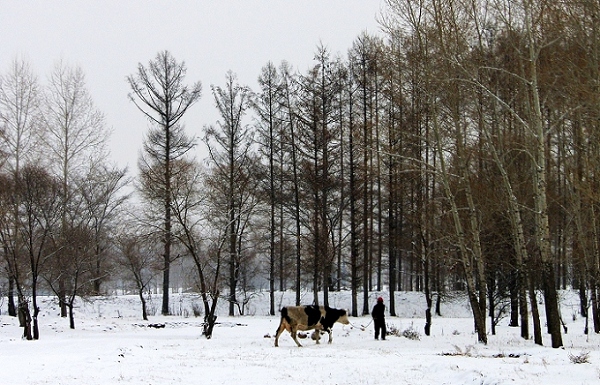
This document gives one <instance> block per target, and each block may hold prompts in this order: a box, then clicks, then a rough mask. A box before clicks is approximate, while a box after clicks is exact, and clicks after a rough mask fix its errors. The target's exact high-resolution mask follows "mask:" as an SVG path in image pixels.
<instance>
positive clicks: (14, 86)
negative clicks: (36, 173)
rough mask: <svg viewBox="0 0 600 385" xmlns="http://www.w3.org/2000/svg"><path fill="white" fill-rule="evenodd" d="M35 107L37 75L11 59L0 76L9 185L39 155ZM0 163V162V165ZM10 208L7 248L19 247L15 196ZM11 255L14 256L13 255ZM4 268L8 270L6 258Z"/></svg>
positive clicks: (0, 138)
mask: <svg viewBox="0 0 600 385" xmlns="http://www.w3.org/2000/svg"><path fill="white" fill-rule="evenodd" d="M39 108H40V87H39V84H38V79H37V77H36V76H35V75H34V74H33V71H32V69H31V66H30V65H29V63H28V62H26V61H25V60H22V59H20V60H19V59H15V60H14V61H13V62H12V63H11V66H10V69H9V71H8V72H7V73H6V75H0V127H1V129H0V143H3V146H2V147H0V148H3V149H4V152H5V154H6V157H7V158H6V159H7V162H6V163H5V165H4V166H5V167H6V168H7V170H8V171H9V173H10V174H12V176H13V180H14V181H13V184H15V183H16V180H17V178H18V175H19V173H20V170H21V167H22V165H23V164H25V163H27V162H28V161H33V160H34V159H35V157H36V156H39V155H40V154H39V151H36V146H35V144H36V142H37V141H38V140H39V131H40V129H39V127H40V125H39V118H40V115H39ZM0 166H1V165H0ZM0 168H1V167H0ZM15 198H17V199H16V200H15V201H14V207H13V210H12V212H13V220H12V222H13V226H14V227H13V228H12V230H11V231H10V233H7V234H6V236H9V234H12V237H11V238H12V241H11V242H13V246H12V247H11V250H12V251H13V252H16V251H17V250H19V245H18V236H17V233H18V229H17V227H16V226H17V222H18V220H17V217H18V206H19V201H18V195H16V196H15ZM13 257H14V256H13ZM7 263H8V270H9V271H10V270H11V266H10V259H9V262H7ZM8 282H9V289H8V313H9V314H10V315H12V316H15V315H16V308H15V304H14V296H13V290H14V286H13V284H14V279H13V277H11V276H10V275H9V276H8Z"/></svg>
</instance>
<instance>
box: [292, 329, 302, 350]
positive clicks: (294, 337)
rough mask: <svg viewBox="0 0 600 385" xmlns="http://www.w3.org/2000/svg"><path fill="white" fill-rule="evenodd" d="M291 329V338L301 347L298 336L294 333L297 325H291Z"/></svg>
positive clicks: (296, 330)
mask: <svg viewBox="0 0 600 385" xmlns="http://www.w3.org/2000/svg"><path fill="white" fill-rule="evenodd" d="M291 329H292V330H291V331H290V333H291V334H292V338H293V339H294V342H295V343H296V345H298V347H300V348H301V347H302V344H301V343H300V341H298V336H297V335H296V334H297V332H298V327H297V326H292V328H291Z"/></svg>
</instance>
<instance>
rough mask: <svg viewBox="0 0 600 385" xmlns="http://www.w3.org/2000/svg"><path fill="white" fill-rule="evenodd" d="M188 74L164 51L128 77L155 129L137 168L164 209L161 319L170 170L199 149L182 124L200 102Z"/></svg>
mask: <svg viewBox="0 0 600 385" xmlns="http://www.w3.org/2000/svg"><path fill="white" fill-rule="evenodd" d="M186 71H187V67H186V65H185V62H177V61H176V60H175V58H174V57H173V56H172V55H171V53H170V52H169V51H162V52H159V53H158V54H157V55H156V58H155V59H154V60H152V61H150V62H149V63H148V66H147V67H146V66H144V65H142V64H141V63H140V64H138V70H137V73H136V74H135V75H130V76H128V77H127V82H128V83H129V86H130V87H131V90H132V93H130V94H129V98H130V99H131V101H132V102H133V103H134V104H135V105H136V107H137V108H138V109H139V110H140V111H141V112H142V113H143V114H144V115H145V116H146V118H148V120H149V122H150V124H151V128H150V130H149V132H148V134H147V135H146V138H145V140H144V152H143V154H142V155H141V157H140V160H139V168H140V172H141V173H142V174H145V179H144V182H143V184H142V190H143V191H142V194H143V196H144V197H145V198H146V199H147V200H148V201H149V202H150V203H151V204H152V203H160V204H161V205H162V207H163V212H162V222H163V223H162V226H161V227H162V228H161V232H162V243H163V246H164V252H163V261H164V266H163V301H162V314H163V315H167V314H169V291H170V289H169V272H170V265H171V261H172V259H173V257H172V256H171V244H172V242H173V235H172V229H171V227H172V219H171V213H172V207H171V204H172V202H171V199H172V192H171V182H172V179H173V171H172V165H171V164H172V162H173V161H176V160H178V159H181V158H182V157H184V156H185V154H186V153H187V152H188V151H190V150H191V149H192V148H193V147H194V146H195V140H194V138H191V137H189V136H187V135H186V133H185V131H184V127H183V125H182V123H181V119H182V118H183V116H184V115H185V113H186V112H187V111H188V109H189V108H190V107H191V106H192V105H193V104H194V103H196V101H198V99H199V98H200V96H201V91H202V85H201V83H200V82H196V83H194V84H193V85H192V86H191V87H189V86H187V85H185V83H184V80H185V75H186Z"/></svg>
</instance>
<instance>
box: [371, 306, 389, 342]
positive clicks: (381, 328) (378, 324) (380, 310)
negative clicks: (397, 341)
mask: <svg viewBox="0 0 600 385" xmlns="http://www.w3.org/2000/svg"><path fill="white" fill-rule="evenodd" d="M371 316H372V317H373V324H374V325H375V339H376V340H378V339H379V333H380V332H381V339H382V340H385V334H386V330H385V305H384V304H383V298H381V297H379V298H377V304H376V305H375V306H373V311H372V312H371Z"/></svg>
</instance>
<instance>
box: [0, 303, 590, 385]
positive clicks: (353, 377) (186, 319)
mask: <svg viewBox="0 0 600 385" xmlns="http://www.w3.org/2000/svg"><path fill="white" fill-rule="evenodd" d="M377 295H378V294H377V293H373V294H372V295H371V297H372V300H371V306H372V305H373V304H374V299H375V298H376V297H377ZM293 298H294V294H293V293H283V294H282V293H279V294H278V296H277V302H278V305H279V304H282V305H289V304H293V302H294V300H293ZM309 298H310V296H307V297H306V301H305V302H306V303H310V300H309ZM384 298H386V301H385V302H386V304H387V303H388V300H387V296H385V295H384ZM575 298H576V297H575V296H574V295H572V294H569V293H565V294H564V295H563V299H562V301H561V303H562V316H563V319H564V321H565V322H566V323H567V326H568V328H569V332H568V334H565V335H563V341H564V348H562V349H552V348H551V347H549V346H544V347H540V346H536V345H534V343H533V342H532V341H530V340H529V341H525V340H523V339H521V338H520V337H519V329H518V328H509V327H507V326H506V324H507V319H504V320H503V321H502V322H501V325H500V326H498V328H497V335H496V336H492V335H490V336H489V343H488V345H482V344H479V343H477V337H476V335H475V334H474V333H473V322H472V320H471V318H470V313H469V309H468V307H467V306H466V305H465V304H464V302H462V301H455V302H454V303H444V304H443V306H442V314H443V317H434V319H433V327H432V335H431V336H429V337H427V336H425V335H424V334H423V326H424V317H423V314H424V311H423V305H424V299H423V297H422V295H421V294H418V293H399V294H398V297H397V309H398V311H399V313H400V315H399V316H398V317H390V316H389V315H388V317H387V324H388V327H389V328H390V329H396V330H398V331H400V336H394V335H390V336H389V337H388V338H387V340H386V341H376V340H374V338H373V328H372V324H371V325H369V326H368V327H367V328H366V330H362V327H361V326H363V325H368V324H369V322H370V318H369V317H357V318H351V322H352V325H349V326H344V325H340V324H336V325H335V326H334V328H333V335H334V340H333V344H331V345H328V344H327V343H322V344H320V345H315V343H314V342H313V341H311V340H310V338H307V339H303V340H301V341H302V343H303V345H304V347H303V348H298V347H296V345H295V344H294V342H293V341H292V339H291V338H290V336H289V334H288V333H287V332H284V334H283V335H282V337H281V338H280V347H278V348H275V347H274V346H273V344H274V332H275V330H276V328H277V326H278V323H279V317H278V316H274V317H270V316H268V315H266V314H267V312H268V294H267V293H264V294H263V295H260V296H258V297H256V298H254V299H253V301H252V302H251V303H250V307H249V308H248V309H247V310H248V311H247V314H250V315H247V316H237V317H227V316H226V314H227V311H226V308H225V306H224V305H225V304H224V302H223V303H222V304H221V305H222V306H221V307H220V311H219V319H218V322H219V324H218V326H217V327H216V328H215V330H214V334H213V338H212V339H210V340H207V339H205V338H204V337H203V336H202V335H201V331H202V328H201V327H200V324H201V323H202V319H201V318H200V317H198V318H196V317H194V316H193V311H192V303H194V302H195V303H198V304H199V303H200V301H199V299H198V298H197V297H195V296H193V295H189V294H183V295H173V297H172V309H173V313H175V314H178V315H175V316H168V317H165V316H160V315H153V316H150V320H149V321H146V322H144V321H142V320H141V311H140V305H139V301H138V300H137V298H136V297H135V296H119V297H109V298H98V299H96V300H94V301H93V302H85V303H84V302H81V303H79V307H78V308H77V311H76V318H75V322H76V329H75V330H70V329H69V327H68V320H67V319H61V318H60V317H59V316H58V309H57V306H56V304H55V303H54V302H53V301H52V299H45V300H44V301H43V302H42V305H41V311H42V313H41V317H40V326H41V330H40V334H41V336H40V340H38V341H25V340H22V339H21V338H20V337H19V336H20V334H21V329H20V328H18V321H17V320H16V319H15V318H12V317H8V316H6V315H5V314H4V309H5V305H3V314H2V315H0V367H1V368H2V370H1V373H0V383H1V384H7V385H19V384H23V385H25V384H27V385H36V384H53V385H58V384H78V385H79V384H81V385H83V384H85V385H94V384H103V385H104V384H134V385H138V384H139V385H142V384H143V385H148V384H152V385H154V384H156V385H169V384H211V385H212V384H239V385H242V384H244V385H246V384H260V385H264V384H286V385H288V384H311V385H314V384H343V385H353V384H357V385H358V384H361V385H364V384H386V385H391V384H478V385H479V384H532V383H534V382H535V383H540V384H544V385H552V384H561V385H563V384H598V383H600V336H599V335H595V334H590V335H588V336H586V335H584V334H583V327H584V322H585V320H584V319H582V318H581V317H580V316H578V315H577V308H578V307H577V303H576V299H575ZM349 300H350V299H349V297H348V294H347V293H333V295H332V297H331V300H330V305H331V306H334V307H344V308H347V307H348V305H349V303H350V302H349ZM153 302H154V304H155V305H159V304H160V298H159V297H154V298H153ZM156 307H157V306H155V307H154V308H156ZM573 314H575V316H574V315H573ZM573 318H576V319H575V320H573ZM151 324H152V325H164V328H154V327H149V325H151ZM410 328H413V329H414V330H415V331H417V332H418V333H419V334H420V339H419V340H412V339H408V338H406V337H403V336H401V332H402V331H405V330H407V329H410ZM544 343H545V344H546V345H550V337H549V335H547V334H545V335H544ZM586 355H587V356H586ZM577 357H579V358H587V359H584V361H587V363H579V364H577V363H574V362H573V361H575V358H577Z"/></svg>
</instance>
